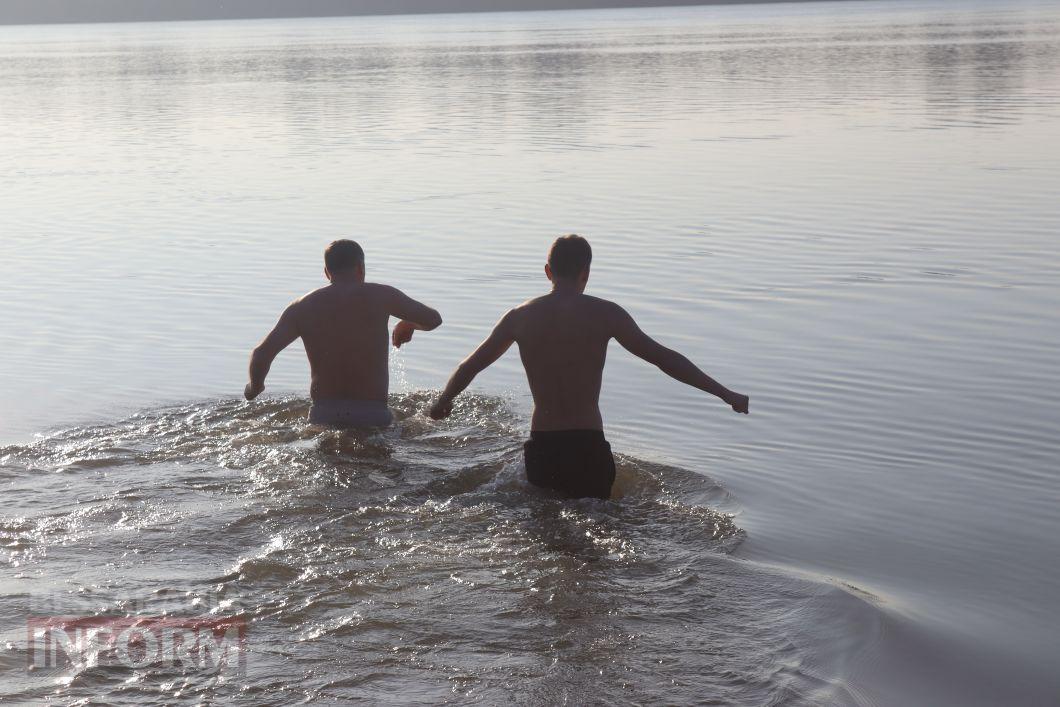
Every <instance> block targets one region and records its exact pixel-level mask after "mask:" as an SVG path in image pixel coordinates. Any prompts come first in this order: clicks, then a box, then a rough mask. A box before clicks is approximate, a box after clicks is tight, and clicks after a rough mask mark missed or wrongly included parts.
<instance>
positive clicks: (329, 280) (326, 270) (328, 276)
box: [324, 265, 331, 282]
mask: <svg viewBox="0 0 1060 707" xmlns="http://www.w3.org/2000/svg"><path fill="white" fill-rule="evenodd" d="M324 277H325V278H327V281H328V282H331V273H330V272H328V268H327V266H326V265H325V266H324Z"/></svg>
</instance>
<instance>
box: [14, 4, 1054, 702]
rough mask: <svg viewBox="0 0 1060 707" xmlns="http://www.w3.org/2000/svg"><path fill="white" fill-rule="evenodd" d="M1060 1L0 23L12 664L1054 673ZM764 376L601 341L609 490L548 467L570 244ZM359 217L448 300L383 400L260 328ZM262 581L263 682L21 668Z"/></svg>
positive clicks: (783, 686)
mask: <svg viewBox="0 0 1060 707" xmlns="http://www.w3.org/2000/svg"><path fill="white" fill-rule="evenodd" d="M1058 135H1060V9H1058V8H1057V6H1056V5H1055V4H1051V3H1038V2H1012V3H1005V4H1003V5H997V4H991V3H980V2H965V1H963V0H954V1H953V2H934V3H932V2H917V3H914V2H902V1H896V2H859V3H846V2H835V3H819V4H818V3H806V4H795V5H784V4H782V5H755V6H732V7H707V8H691V9H665V10H624V11H594V12H565V13H522V14H500V15H467V16H436V17H426V18H425V17H415V18H402V17H394V18H366V19H362V18H351V19H340V20H311V21H309V20H306V21H262V22H236V23H189V24H180V23H175V24H152V25H135V24H133V25H100V26H91V27H88V26H86V27H76V28H73V27H47V28H26V27H8V28H0V194H2V197H0V199H2V201H0V297H2V306H0V325H2V329H0V331H2V332H3V333H2V336H3V340H2V345H0V371H2V373H0V441H2V443H4V444H7V445H8V446H6V447H3V448H0V479H2V480H3V494H4V495H3V497H4V501H5V503H4V507H3V510H2V511H0V535H2V541H3V547H4V550H5V557H6V560H7V563H8V569H7V570H5V572H4V573H3V575H0V597H2V598H0V617H2V618H0V631H2V640H3V642H4V643H5V644H6V650H5V651H3V652H2V653H0V666H2V669H3V671H4V679H3V680H2V687H0V690H2V692H0V696H2V697H6V698H15V699H21V700H40V699H44V698H45V697H47V696H49V695H50V696H51V697H52V699H54V700H56V701H59V702H68V701H74V700H78V699H82V698H88V697H93V698H95V699H97V700H101V701H103V702H107V703H119V702H131V701H143V700H145V699H149V698H150V699H154V700H157V701H158V702H160V703H161V702H171V701H174V700H178V699H179V698H184V699H187V700H189V701H197V700H201V699H220V700H228V699H244V700H245V701H247V702H249V703H254V704H258V703H277V704H280V703H288V702H290V701H294V700H299V699H313V698H320V699H322V700H326V699H339V700H346V699H356V698H360V699H364V700H368V701H415V702H421V703H432V704H433V703H437V702H439V701H443V700H446V699H465V698H470V699H479V700H481V701H483V702H486V703H493V702H498V701H502V700H504V701H515V702H523V703H528V704H539V703H551V702H557V701H562V700H564V699H565V700H567V701H568V702H569V703H571V704H582V703H586V702H594V701H630V702H672V703H688V702H707V703H709V702H712V701H713V702H714V703H740V704H764V703H781V704H783V703H800V702H801V703H805V704H820V703H828V702H835V703H839V704H869V703H879V704H961V705H966V704H977V703H978V704H1020V703H1022V704H1048V703H1051V702H1054V701H1055V699H1056V696H1057V695H1060V683H1058V679H1057V677H1056V675H1057V674H1060V670H1058V668H1060V665H1058V663H1057V661H1058V657H1057V656H1060V632H1058V631H1057V626H1056V620H1055V606H1056V590H1057V588H1058V587H1060V573H1058V571H1057V569H1056V566H1055V565H1056V562H1055V559H1056V556H1057V544H1056V540H1055V538H1056V537H1057V536H1058V532H1060V520H1058V517H1060V516H1058V514H1057V512H1056V508H1057V503H1058V502H1060V479H1058V478H1057V470H1056V459H1057V458H1058V455H1060V443H1058V441H1057V435H1056V430H1057V427H1058V424H1057V423H1058V421H1060V392H1058V389H1057V387H1056V386H1055V384H1054V381H1055V380H1056V379H1057V377H1058V374H1060V364H1058V363H1057V357H1056V351H1057V350H1058V348H1060V326H1058V325H1060V242H1058V240H1057V233H1058V231H1060V200H1058V199H1057V198H1056V195H1057V193H1060V167H1058V165H1060V139H1058V138H1057V136H1058ZM568 231H577V232H581V233H583V234H585V235H587V236H588V237H589V238H590V239H591V241H592V243H593V245H594V248H595V252H596V262H595V263H594V272H593V280H592V282H591V284H590V287H591V291H592V292H593V293H595V294H599V295H601V296H605V297H610V298H614V299H617V300H619V301H620V302H622V303H623V304H624V305H625V306H626V307H627V308H628V309H629V310H630V311H631V312H632V313H633V314H634V315H635V316H636V317H637V318H638V319H639V321H640V323H641V324H642V326H643V327H644V328H645V329H646V330H647V331H649V332H650V333H653V334H655V335H656V336H658V337H659V338H660V339H661V340H663V341H664V342H666V343H668V344H670V345H673V346H674V347H676V348H679V349H681V350H682V351H683V352H685V353H687V354H688V355H689V356H690V358H692V359H694V360H696V361H698V362H700V363H702V364H703V365H704V367H705V368H706V369H707V370H708V371H709V372H711V373H712V374H714V375H716V376H717V377H718V378H720V379H721V380H722V381H723V382H725V383H727V384H728V385H730V386H731V387H734V388H736V389H738V390H741V392H747V393H749V394H750V395H751V396H752V398H753V399H754V414H752V415H751V416H750V417H749V418H743V417H739V418H737V416H734V415H731V414H726V411H725V410H724V409H722V407H721V406H720V405H719V404H716V403H715V402H714V401H712V400H707V399H704V396H702V395H701V394H698V393H696V392H695V391H693V390H691V389H684V388H682V387H680V386H679V385H677V384H676V383H671V382H670V381H668V380H665V379H663V378H662V376H661V375H660V374H659V373H658V372H657V371H655V370H652V369H650V368H649V367H647V366H645V365H643V364H641V363H639V362H636V361H634V360H633V359H631V358H630V357H628V356H627V355H626V354H625V353H624V352H620V351H617V350H616V351H613V352H612V356H611V359H610V360H609V363H608V371H607V374H606V376H605V394H604V400H603V407H604V414H605V418H606V425H607V427H608V431H609V436H610V437H611V439H612V443H613V445H614V447H615V449H616V450H617V451H618V452H620V453H621V454H622V455H623V456H622V459H621V460H620V464H619V466H620V468H619V483H618V489H619V492H620V496H621V497H620V498H616V499H615V500H613V501H611V502H607V503H597V502H584V503H582V502H579V503H561V502H558V501H556V500H554V499H550V498H548V497H546V496H543V495H541V494H538V493H535V492H534V491H532V490H531V489H529V488H527V487H526V485H525V484H524V483H523V481H522V478H521V468H520V460H519V444H520V440H521V439H522V437H523V436H524V435H525V430H526V417H527V412H528V409H529V401H528V398H527V394H526V391H525V383H524V382H523V381H522V374H521V371H520V369H519V366H518V360H517V357H515V356H514V355H511V354H509V356H507V357H506V358H505V359H503V360H502V361H501V362H500V363H499V364H497V366H495V367H494V369H491V370H490V371H489V372H487V373H486V374H485V375H483V377H482V378H481V379H480V381H479V382H478V385H477V389H478V392H477V394H476V395H475V396H474V397H471V398H469V399H468V401H467V403H466V404H465V405H464V407H463V408H462V409H461V410H460V411H459V414H458V417H457V419H455V420H454V421H453V422H451V423H446V424H441V425H438V424H435V423H431V422H428V421H427V420H425V419H424V418H422V416H419V415H417V414H416V411H417V410H418V409H419V407H420V406H421V405H422V404H423V402H424V401H426V400H427V399H428V396H429V392H428V391H429V390H431V389H435V388H437V387H439V386H440V385H441V384H442V382H443V380H444V376H445V375H446V373H447V372H448V371H449V369H450V368H451V367H452V365H453V364H454V363H455V362H456V361H457V360H459V358H460V357H461V356H462V355H464V354H465V353H466V352H467V351H468V350H469V349H470V348H471V347H472V346H473V345H474V344H475V343H476V342H477V341H478V340H479V339H480V338H481V337H482V336H483V335H484V334H485V333H486V331H487V330H488V327H489V326H490V325H491V324H492V323H493V322H494V321H495V320H496V319H497V318H498V317H499V316H500V314H501V313H502V312H503V311H504V309H505V308H506V307H508V306H511V305H512V304H514V303H516V302H518V301H520V300H521V299H522V298H525V297H528V296H531V295H533V294H535V293H538V292H540V291H541V290H542V288H543V287H544V285H545V283H544V280H543V277H542V275H541V263H542V261H543V257H544V251H545V249H546V248H547V245H548V243H549V241H550V240H551V239H552V238H553V237H554V236H555V235H557V234H559V233H562V232H568ZM340 235H350V236H353V237H355V238H357V239H358V240H360V241H361V242H362V243H363V244H364V246H365V248H366V251H367V253H368V258H369V262H368V264H369V275H370V277H377V278H379V279H381V280H384V281H387V282H391V283H393V284H395V285H398V286H400V287H402V288H403V289H406V290H407V291H408V292H410V294H413V295H414V296H417V297H419V298H422V299H424V300H426V301H428V302H429V303H431V304H432V305H434V306H436V307H437V308H438V309H439V310H441V312H442V313H443V315H444V317H445V320H446V324H445V326H444V327H443V328H442V329H440V330H439V331H437V332H432V333H429V334H424V335H417V338H416V340H415V341H414V342H413V344H412V346H411V347H410V348H408V349H407V350H402V351H401V352H400V353H397V354H395V355H394V358H393V361H392V368H393V374H394V375H393V376H392V378H393V380H394V381H395V384H396V389H397V390H396V393H395V397H394V400H393V405H394V406H395V409H396V411H397V413H398V417H399V418H400V424H399V426H398V427H397V428H396V429H394V430H392V431H390V432H388V433H386V434H384V435H381V436H378V437H369V438H363V437H358V436H356V435H343V434H338V433H330V432H322V431H320V430H319V429H315V428H311V427H308V426H307V425H305V424H304V422H303V421H302V418H303V416H304V413H305V409H306V405H307V403H306V401H305V400H304V397H303V396H304V395H305V392H304V391H305V389H306V385H307V381H306V377H307V370H306V366H305V363H304V360H303V358H304V357H302V355H301V353H300V351H298V350H297V347H292V349H291V351H289V352H287V353H285V354H284V355H283V356H281V358H280V360H279V361H278V362H277V365H276V367H275V369H274V371H273V374H272V377H271V378H270V393H271V394H272V396H273V397H271V398H270V399H268V400H265V401H264V402H261V403H256V404H253V405H246V404H243V403H238V402H233V400H234V398H236V397H237V396H238V393H239V391H240V390H241V388H242V384H243V376H244V375H245V371H244V367H245V362H246V355H247V352H248V350H249V348H250V347H251V346H252V345H253V344H254V343H255V342H256V340H257V339H258V338H259V337H260V336H261V335H262V334H263V333H264V331H265V330H266V329H267V327H268V326H269V325H270V324H271V322H272V320H273V319H274V318H275V316H276V315H277V314H278V312H279V311H280V309H281V308H282V306H283V305H284V304H285V303H286V302H287V301H289V300H290V299H292V298H293V297H294V296H296V295H298V294H300V293H301V292H304V291H307V290H309V289H311V288H313V287H315V286H317V284H318V283H319V282H320V268H321V263H320V251H321V249H322V247H323V245H324V244H325V243H326V242H327V241H328V240H330V239H331V238H334V237H337V236H340ZM204 607H210V608H211V609H212V610H213V611H214V612H215V613H217V614H224V615H237V616H245V617H247V618H248V619H250V620H251V624H250V627H249V631H248V639H249V642H250V655H249V658H248V662H247V675H246V676H245V678H244V679H242V680H236V681H219V680H217V679H216V676H214V677H211V676H209V675H204V674H200V673H195V672H190V671H189V672H188V673H186V674H182V673H181V672H180V671H175V672H171V673H167V672H166V671H164V670H156V671H150V670H145V671H139V672H130V671H127V670H126V671H121V670H114V669H109V670H108V669H103V668H96V669H86V670H76V669H72V668H71V669H67V670H65V671H57V672H47V671H45V672H41V671H33V672H27V671H26V668H25V665H26V655H25V649H24V643H25V635H26V617H27V615H28V614H29V613H31V612H36V613H40V611H41V610H42V608H43V609H47V610H48V611H50V612H51V613H56V614H94V613H100V614H105V615H111V614H114V615H126V614H128V615H133V616H141V615H157V614H159V613H161V612H162V611H164V610H165V611H171V612H174V613H177V614H181V615H184V614H187V615H197V614H198V613H203V612H204V610H205V609H204Z"/></svg>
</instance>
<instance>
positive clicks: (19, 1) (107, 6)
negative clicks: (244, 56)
mask: <svg viewBox="0 0 1060 707" xmlns="http://www.w3.org/2000/svg"><path fill="white" fill-rule="evenodd" d="M830 1H834V0H664V1H662V2H652V0H492V1H491V0H445V1H444V2H443V3H431V4H430V6H427V7H424V6H423V5H425V4H426V3H427V2H430V0H396V1H395V0H264V1H262V0H181V1H180V2H177V3H174V2H172V0H96V1H95V2H93V3H92V7H86V5H87V4H88V3H86V2H84V1H83V0H82V1H80V2H78V1H77V0H7V3H6V5H7V7H6V8H4V9H0V25H4V26H17V25H56V24H102V23H127V22H188V21H192V22H194V21H210V20H254V19H296V18H328V17H357V16H365V15H426V14H450V13H478V12H527V11H531V12H532V11H552V10H592V9H621V8H635V7H659V8H664V7H690V6H699V5H704V6H705V5H745V4H769V3H780V2H800V3H802V2H830Z"/></svg>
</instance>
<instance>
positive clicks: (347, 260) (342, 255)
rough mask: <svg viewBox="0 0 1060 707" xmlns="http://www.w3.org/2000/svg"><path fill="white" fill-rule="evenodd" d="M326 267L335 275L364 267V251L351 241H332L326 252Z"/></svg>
mask: <svg viewBox="0 0 1060 707" xmlns="http://www.w3.org/2000/svg"><path fill="white" fill-rule="evenodd" d="M324 265H326V266H327V268H328V272H330V273H332V274H334V273H337V272H342V271H344V270H352V269H353V268H355V267H357V266H358V265H364V251H363V250H362V249H361V246H359V245H357V243H355V242H354V241H351V240H346V239H343V240H339V241H332V242H331V243H330V244H328V247H327V248H326V249H325V250H324Z"/></svg>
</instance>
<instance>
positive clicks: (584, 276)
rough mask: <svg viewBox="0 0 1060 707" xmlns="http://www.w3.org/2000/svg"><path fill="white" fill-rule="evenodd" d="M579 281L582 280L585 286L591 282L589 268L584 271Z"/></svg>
mask: <svg viewBox="0 0 1060 707" xmlns="http://www.w3.org/2000/svg"><path fill="white" fill-rule="evenodd" d="M578 280H580V281H581V283H582V284H583V285H584V284H585V283H587V282H589V268H588V267H586V268H585V269H584V270H582V274H581V275H579V276H578Z"/></svg>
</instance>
